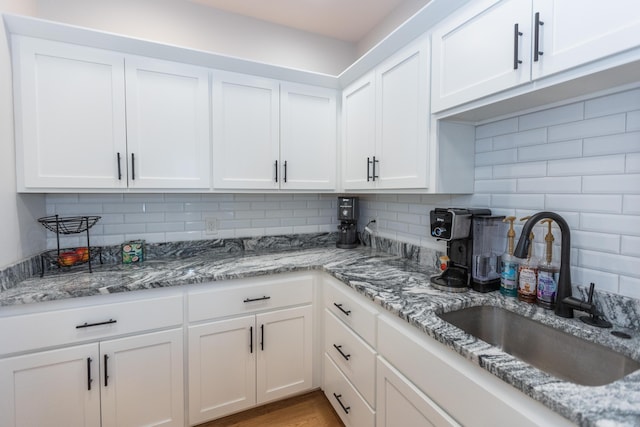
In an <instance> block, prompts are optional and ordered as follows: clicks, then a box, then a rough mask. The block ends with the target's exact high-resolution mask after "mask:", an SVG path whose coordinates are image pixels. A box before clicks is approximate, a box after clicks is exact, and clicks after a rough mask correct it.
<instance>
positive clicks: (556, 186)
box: [517, 176, 582, 194]
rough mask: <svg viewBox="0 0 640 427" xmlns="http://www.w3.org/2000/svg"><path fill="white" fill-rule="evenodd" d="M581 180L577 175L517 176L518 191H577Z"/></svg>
mask: <svg viewBox="0 0 640 427" xmlns="http://www.w3.org/2000/svg"><path fill="white" fill-rule="evenodd" d="M581 185H582V180H581V178H580V177H579V176H568V177H546V178H519V179H518V185H517V191H518V192H519V193H547V194H548V193H569V194H570V193H578V192H580V187H581Z"/></svg>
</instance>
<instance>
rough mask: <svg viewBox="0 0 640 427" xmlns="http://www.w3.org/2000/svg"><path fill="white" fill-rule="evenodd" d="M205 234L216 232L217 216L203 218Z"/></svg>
mask: <svg viewBox="0 0 640 427" xmlns="http://www.w3.org/2000/svg"><path fill="white" fill-rule="evenodd" d="M204 232H205V234H218V218H205V219H204Z"/></svg>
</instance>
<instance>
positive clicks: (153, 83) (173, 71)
mask: <svg viewBox="0 0 640 427" xmlns="http://www.w3.org/2000/svg"><path fill="white" fill-rule="evenodd" d="M125 64H126V86H127V154H128V156H127V162H128V177H129V186H130V187H132V188H201V189H208V188H209V187H210V175H211V167H210V164H211V153H210V149H209V141H210V138H209V71H208V70H207V69H205V68H199V67H193V66H189V65H185V64H179V63H175V62H168V61H160V60H155V59H149V58H142V57H129V56H127V57H126V59H125Z"/></svg>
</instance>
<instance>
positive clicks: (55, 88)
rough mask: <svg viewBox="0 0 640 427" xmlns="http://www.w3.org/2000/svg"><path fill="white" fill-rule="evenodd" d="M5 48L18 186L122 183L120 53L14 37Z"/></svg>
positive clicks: (123, 144) (123, 142)
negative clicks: (10, 70) (10, 55)
mask: <svg viewBox="0 0 640 427" xmlns="http://www.w3.org/2000/svg"><path fill="white" fill-rule="evenodd" d="M13 52H14V61H13V62H14V85H15V89H14V90H15V93H14V96H15V112H16V159H17V162H16V163H17V179H18V190H19V191H21V190H25V189H32V190H35V189H48V188H88V187H91V188H117V187H126V185H127V184H126V176H124V179H120V180H119V179H118V160H117V156H118V153H120V155H121V156H122V157H124V156H125V155H126V154H125V153H126V130H125V82H124V60H123V56H122V55H120V54H117V53H115V52H109V51H104V50H100V49H93V48H88V47H83V46H79V45H70V44H64V43H58V42H53V41H47V40H41V39H34V38H29V37H22V36H14V37H13ZM123 161H124V159H123ZM123 167H125V165H124V164H122V165H121V168H123Z"/></svg>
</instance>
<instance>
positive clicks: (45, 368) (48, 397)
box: [0, 344, 100, 427]
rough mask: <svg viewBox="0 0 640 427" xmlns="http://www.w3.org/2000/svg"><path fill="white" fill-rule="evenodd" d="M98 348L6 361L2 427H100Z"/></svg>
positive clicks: (0, 384)
mask: <svg viewBox="0 0 640 427" xmlns="http://www.w3.org/2000/svg"><path fill="white" fill-rule="evenodd" d="M98 372H99V356H98V344H88V345H81V346H76V347H70V348H65V349H61V350H52V351H45V352H41V353H35V354H29V355H25V356H18V357H13V358H9V359H4V360H0V396H2V398H0V425H2V426H3V427H44V426H51V427H55V426H65V427H99V426H100V382H99V374H98Z"/></svg>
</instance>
